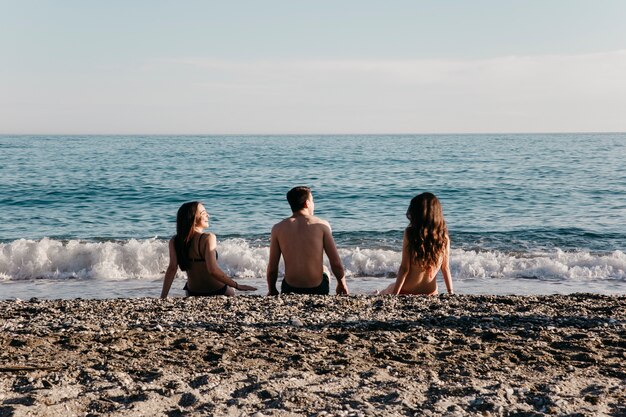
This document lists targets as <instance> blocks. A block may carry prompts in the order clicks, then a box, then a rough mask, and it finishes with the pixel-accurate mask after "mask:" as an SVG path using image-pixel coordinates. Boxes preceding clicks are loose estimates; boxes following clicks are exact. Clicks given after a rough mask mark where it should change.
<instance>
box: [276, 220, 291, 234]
mask: <svg viewBox="0 0 626 417" xmlns="http://www.w3.org/2000/svg"><path fill="white" fill-rule="evenodd" d="M291 221H292V218H291V217H287V218H284V219H282V220H281V221H279V222H278V223H276V224H275V225H274V226H272V232H274V231H278V230H280V229H282V228H283V227H284V226H285V225H287V224H289V223H291Z"/></svg>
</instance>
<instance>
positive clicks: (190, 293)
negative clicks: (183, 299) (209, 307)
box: [183, 284, 228, 297]
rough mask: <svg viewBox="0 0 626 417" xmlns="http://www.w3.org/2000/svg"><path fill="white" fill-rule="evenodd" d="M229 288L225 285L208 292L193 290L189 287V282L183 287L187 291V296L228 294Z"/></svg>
mask: <svg viewBox="0 0 626 417" xmlns="http://www.w3.org/2000/svg"><path fill="white" fill-rule="evenodd" d="M227 289H228V285H224V286H223V287H222V288H218V289H217V290H213V291H207V292H203V291H191V290H190V289H189V288H188V287H187V284H185V287H184V288H183V290H185V292H186V293H187V297H210V296H212V295H224V294H226V290H227Z"/></svg>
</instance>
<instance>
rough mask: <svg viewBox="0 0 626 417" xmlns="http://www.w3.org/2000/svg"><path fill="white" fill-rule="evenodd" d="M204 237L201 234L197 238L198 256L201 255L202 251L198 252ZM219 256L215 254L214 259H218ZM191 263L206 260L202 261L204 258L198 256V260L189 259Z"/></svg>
mask: <svg viewBox="0 0 626 417" xmlns="http://www.w3.org/2000/svg"><path fill="white" fill-rule="evenodd" d="M205 235H206V233H202V234H201V235H200V237H199V238H198V254H199V255H202V251H201V250H200V244H201V243H202V238H203V237H204V236H205ZM218 258H219V256H218V254H217V252H215V259H218ZM190 261H191V262H205V261H206V259H204V256H200V257H199V258H195V259H194V258H191V259H190Z"/></svg>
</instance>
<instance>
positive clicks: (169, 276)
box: [161, 238, 178, 298]
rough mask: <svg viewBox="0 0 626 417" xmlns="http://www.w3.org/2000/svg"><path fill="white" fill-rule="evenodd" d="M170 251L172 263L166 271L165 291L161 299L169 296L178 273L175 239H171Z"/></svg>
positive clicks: (162, 292) (163, 290) (162, 291)
mask: <svg viewBox="0 0 626 417" xmlns="http://www.w3.org/2000/svg"><path fill="white" fill-rule="evenodd" d="M169 251H170V263H169V265H168V266H167V269H166V270H165V278H164V279H163V289H162V290H161V298H167V294H168V293H169V292H170V288H171V287H172V282H173V281H174V278H175V277H176V272H178V258H176V250H175V249H174V238H172V239H170V243H169Z"/></svg>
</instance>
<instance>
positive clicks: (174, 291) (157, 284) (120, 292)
mask: <svg viewBox="0 0 626 417" xmlns="http://www.w3.org/2000/svg"><path fill="white" fill-rule="evenodd" d="M237 279H238V280H240V281H241V282H242V283H245V284H248V285H252V286H256V287H257V288H258V289H257V291H253V292H237V296H242V295H243V296H256V297H264V296H265V295H266V294H267V282H266V280H265V278H237ZM281 279H282V278H281ZM281 279H279V283H280V280H281ZM394 280H395V278H393V277H358V278H353V277H348V278H347V283H348V288H349V290H350V295H357V296H362V295H374V291H375V290H382V289H383V288H385V287H387V286H388V285H389V284H391V283H392V282H394ZM438 281H439V282H438V283H439V284H441V285H439V291H445V286H444V285H443V282H442V280H441V278H439V279H438ZM184 283H185V279H184V278H179V279H177V280H175V281H174V284H173V285H172V288H171V289H170V294H169V295H170V296H171V297H184V296H185V293H184V291H183V289H182V288H183V285H184ZM453 283H454V287H455V292H456V293H457V294H464V295H485V296H488V295H512V296H514V295H522V296H528V295H556V294H560V295H566V294H575V293H592V294H603V295H624V294H626V281H623V280H617V279H607V280H589V281H575V280H541V279H521V278H516V279H507V278H487V279H484V278H465V279H459V278H456V279H453ZM162 285H163V279H162V278H159V279H151V280H147V279H146V280H140V279H124V280H95V279H32V280H18V281H0V301H2V300H5V301H11V300H15V299H20V300H30V299H31V298H33V297H35V298H39V299H42V300H44V299H45V300H60V299H64V300H71V299H78V298H81V299H87V300H102V299H113V298H124V299H134V298H144V297H155V298H156V297H159V295H160V294H161V288H162ZM335 285H336V281H335V280H334V278H332V279H331V285H330V287H331V288H330V289H331V294H333V293H334V291H335Z"/></svg>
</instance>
